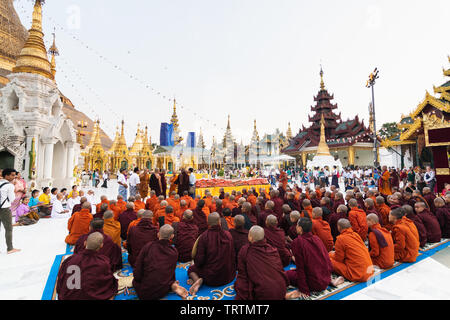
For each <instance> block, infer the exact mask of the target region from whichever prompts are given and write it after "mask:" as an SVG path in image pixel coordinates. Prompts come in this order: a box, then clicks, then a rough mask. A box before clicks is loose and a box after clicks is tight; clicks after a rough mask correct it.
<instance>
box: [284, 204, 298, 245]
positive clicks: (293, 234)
mask: <svg viewBox="0 0 450 320" xmlns="http://www.w3.org/2000/svg"><path fill="white" fill-rule="evenodd" d="M300 218H301V217H300V212H298V211H292V212H291V213H290V214H289V221H290V222H291V226H290V227H289V229H288V231H287V233H286V234H287V235H286V242H287V243H288V244H291V243H292V241H294V240H295V239H296V238H297V237H298V232H297V223H298V220H300Z"/></svg>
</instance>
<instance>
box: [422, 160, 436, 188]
mask: <svg viewBox="0 0 450 320" xmlns="http://www.w3.org/2000/svg"><path fill="white" fill-rule="evenodd" d="M423 180H424V181H425V183H426V186H427V187H428V188H430V189H431V192H434V186H435V185H436V176H435V174H434V171H433V170H431V168H430V166H427V171H426V172H425V174H424V176H423Z"/></svg>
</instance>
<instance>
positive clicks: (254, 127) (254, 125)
mask: <svg viewBox="0 0 450 320" xmlns="http://www.w3.org/2000/svg"><path fill="white" fill-rule="evenodd" d="M253 129H254V130H256V119H255V120H254V122H253Z"/></svg>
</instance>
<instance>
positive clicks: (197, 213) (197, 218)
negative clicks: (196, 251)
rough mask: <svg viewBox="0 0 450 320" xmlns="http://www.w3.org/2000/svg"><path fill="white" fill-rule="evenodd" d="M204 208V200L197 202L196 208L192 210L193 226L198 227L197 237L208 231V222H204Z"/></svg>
mask: <svg viewBox="0 0 450 320" xmlns="http://www.w3.org/2000/svg"><path fill="white" fill-rule="evenodd" d="M204 206H205V200H198V202H197V207H196V208H195V209H194V210H193V213H194V224H195V225H196V226H197V227H198V234H199V235H201V234H202V233H203V232H205V231H206V230H208V222H207V220H206V214H205V212H204V211H203V207H204Z"/></svg>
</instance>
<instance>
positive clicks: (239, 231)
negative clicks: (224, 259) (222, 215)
mask: <svg viewBox="0 0 450 320" xmlns="http://www.w3.org/2000/svg"><path fill="white" fill-rule="evenodd" d="M233 219H234V228H233V229H230V230H229V231H230V234H231V236H232V237H233V244H234V251H235V253H236V258H237V257H238V256H239V251H240V250H241V248H242V247H243V246H244V245H246V244H248V230H247V229H245V218H244V216H243V215H240V214H238V215H237V216H236V217H234V218H233Z"/></svg>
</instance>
